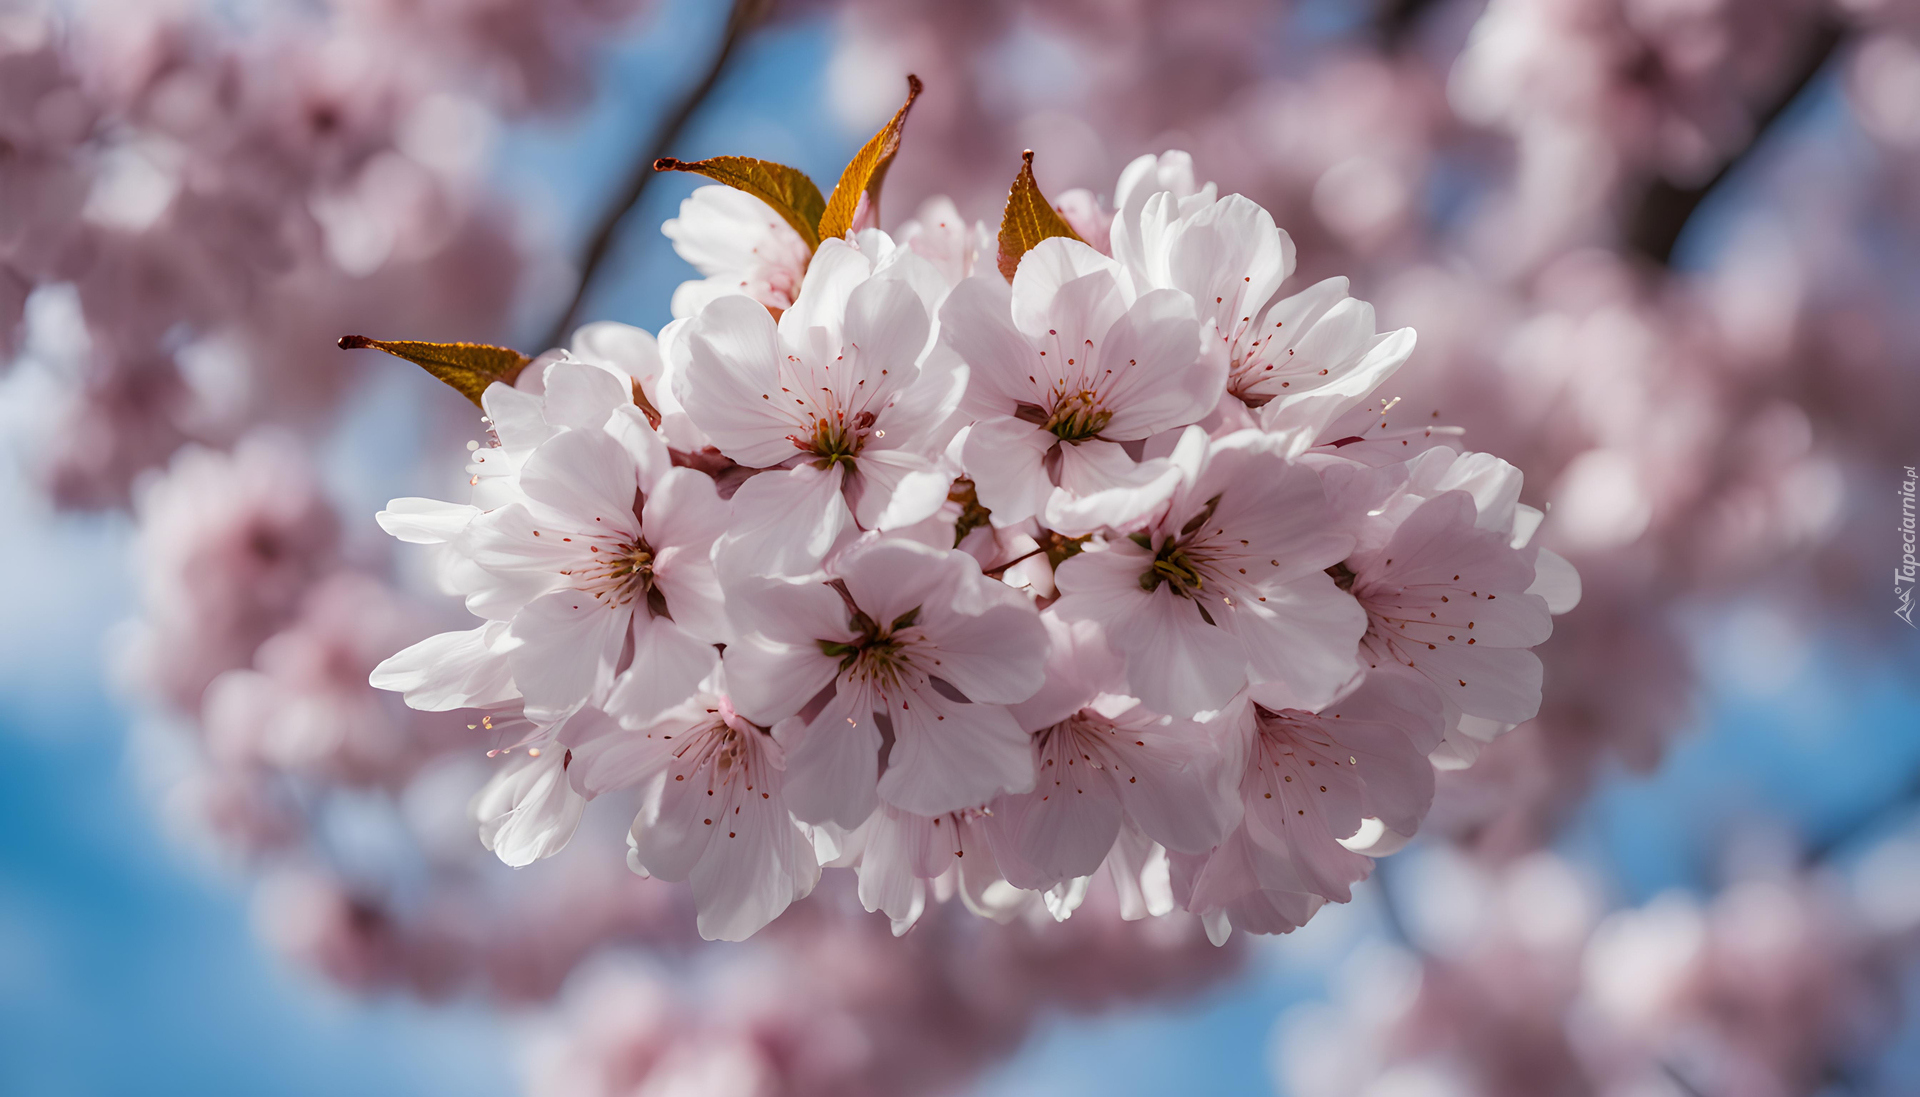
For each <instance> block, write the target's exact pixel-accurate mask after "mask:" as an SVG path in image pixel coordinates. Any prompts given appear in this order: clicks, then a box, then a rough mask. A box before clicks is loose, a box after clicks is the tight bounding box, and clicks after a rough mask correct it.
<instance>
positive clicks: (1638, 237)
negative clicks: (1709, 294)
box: [1626, 17, 1846, 266]
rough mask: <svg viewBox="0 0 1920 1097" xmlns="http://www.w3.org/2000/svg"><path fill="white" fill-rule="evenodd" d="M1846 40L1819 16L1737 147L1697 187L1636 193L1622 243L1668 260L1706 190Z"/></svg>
mask: <svg viewBox="0 0 1920 1097" xmlns="http://www.w3.org/2000/svg"><path fill="white" fill-rule="evenodd" d="M1845 40H1846V32H1845V29H1844V28H1843V27H1842V26H1841V24H1840V23H1839V22H1838V21H1837V20H1835V19H1833V18H1830V17H1822V18H1821V19H1820V21H1819V23H1818V24H1817V25H1816V26H1814V27H1813V28H1812V29H1811V30H1810V32H1809V33H1808V35H1807V44H1806V47H1805V52H1803V53H1802V55H1801V58H1800V67H1799V68H1798V69H1796V70H1794V72H1793V73H1792V74H1791V75H1790V76H1789V77H1788V78H1787V79H1786V80H1785V81H1784V82H1783V83H1782V85H1781V87H1780V90H1779V93H1778V94H1777V95H1776V96H1775V97H1774V99H1773V100H1772V101H1771V102H1769V103H1767V104H1766V105H1765V107H1764V109H1762V110H1761V111H1760V112H1759V114H1758V115H1756V116H1755V118H1754V120H1753V135H1752V137H1751V138H1749V139H1748V141H1747V143H1746V145H1745V146H1744V147H1742V148H1741V149H1740V150H1739V151H1738V152H1736V153H1734V154H1733V155H1732V156H1729V157H1728V158H1727V159H1726V160H1725V161H1724V162H1722V163H1721V165H1720V169H1719V170H1718V171H1716V172H1714V173H1713V177H1712V178H1710V179H1708V180H1706V181H1705V182H1703V183H1700V184H1699V185H1697V186H1691V187H1682V186H1677V185H1675V184H1674V183H1672V182H1670V181H1668V180H1666V179H1656V180H1654V182H1653V185H1652V186H1650V187H1648V188H1647V191H1646V193H1645V194H1643V195H1642V196H1641V198H1640V204H1639V206H1637V207H1636V208H1635V209H1634V211H1633V212H1632V214H1631V215H1629V217H1628V218H1627V223H1626V242H1627V245H1628V246H1629V247H1631V248H1632V249H1633V250H1635V251H1637V252H1639V253H1640V254H1642V255H1644V256H1646V257H1647V258H1649V259H1652V260H1653V261H1654V262H1656V263H1659V264H1661V265H1662V266H1665V265H1667V264H1669V263H1671V262H1672V261H1673V247H1674V244H1675V243H1677V242H1678V241H1679V239H1680V233H1681V232H1682V231H1683V230H1684V229H1685V228H1686V227H1687V222H1688V221H1690V220H1692V219H1693V214H1694V211H1695V210H1696V209H1698V208H1699V206H1700V203H1701V202H1702V201H1704V200H1705V199H1706V197H1707V195H1709V194H1711V193H1713V190H1714V188H1716V187H1718V186H1719V185H1720V184H1721V183H1723V182H1725V181H1726V180H1727V177H1728V176H1730V175H1732V174H1733V173H1734V172H1736V171H1738V170H1739V169H1740V167H1741V166H1742V165H1744V164H1746V163H1747V162H1748V161H1749V160H1751V159H1752V158H1753V155H1754V152H1755V150H1757V149H1758V148H1759V147H1760V145H1761V144H1762V142H1763V141H1765V139H1766V136H1767V133H1768V131H1770V130H1771V129H1773V126H1774V123H1776V122H1778V121H1779V120H1780V116H1781V115H1783V114H1785V113H1786V111H1787V108H1788V107H1790V106H1792V105H1793V102H1794V100H1796V99H1798V98H1800V94H1801V93H1802V92H1804V91H1806V90H1807V87H1808V86H1809V85H1810V84H1812V83H1813V81H1814V78H1815V77H1817V76H1819V75H1820V70H1821V69H1824V68H1826V66H1827V62H1828V61H1830V60H1832V59H1833V56H1834V54H1836V53H1838V52H1839V50H1840V45H1841V43H1843V42H1844V41H1845Z"/></svg>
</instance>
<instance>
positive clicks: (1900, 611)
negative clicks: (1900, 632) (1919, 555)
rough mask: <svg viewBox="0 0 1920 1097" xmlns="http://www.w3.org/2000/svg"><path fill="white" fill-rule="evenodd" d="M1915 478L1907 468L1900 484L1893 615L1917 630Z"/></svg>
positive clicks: (1909, 467)
mask: <svg viewBox="0 0 1920 1097" xmlns="http://www.w3.org/2000/svg"><path fill="white" fill-rule="evenodd" d="M1915 481H1920V476H1915V475H1914V471H1913V466H1912V465H1908V466H1907V467H1906V479H1904V480H1902V481H1901V482H1900V550H1901V555H1900V564H1899V566H1898V567H1896V568H1894V569H1893V597H1894V607H1893V615H1894V616H1895V617H1898V618H1900V619H1901V620H1902V621H1905V622H1906V623H1907V627H1908V628H1915V627H1920V626H1915V625H1914V623H1913V590H1914V578H1915V569H1916V567H1920V565H1917V564H1916V563H1915V562H1914V558H1913V544H1914V525H1913V489H1914V484H1915Z"/></svg>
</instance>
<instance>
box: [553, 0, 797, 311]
mask: <svg viewBox="0 0 1920 1097" xmlns="http://www.w3.org/2000/svg"><path fill="white" fill-rule="evenodd" d="M768 6H769V2H768V0H734V4H733V7H732V9H731V10H730V11H729V12H728V13H727V26H726V31H725V33H724V35H723V36H722V37H721V40H720V48H719V49H718V50H716V51H715V52H714V55H713V60H712V61H710V62H708V64H707V70H706V72H705V73H704V74H703V75H702V76H701V77H700V82H699V83H697V84H695V85H694V86H693V87H692V88H690V89H688V91H687V92H686V94H685V95H683V96H681V98H680V101H679V102H678V103H677V104H675V106H674V109H673V113H671V114H669V115H668V116H667V118H666V121H665V122H664V123H663V124H662V125H661V127H660V129H659V132H657V133H656V134H655V135H654V139H653V143H652V145H651V146H650V147H649V148H647V150H646V152H645V154H644V155H642V156H640V157H638V158H636V159H635V160H634V162H633V166H632V167H631V168H629V169H628V171H627V178H626V182H625V184H623V185H622V186H621V188H620V193H619V195H618V196H617V197H616V198H615V199H614V200H613V201H612V202H610V203H609V204H608V205H607V208H606V210H605V211H604V212H602V213H601V215H600V221H599V223H598V224H596V225H595V226H594V230H593V235H592V236H590V237H588V240H587V248H586V251H585V253H584V254H583V255H582V256H581V260H580V277H579V279H578V280H577V281H576V282H575V283H574V287H573V297H572V299H571V300H569V301H568V302H567V307H566V311H564V312H562V313H561V314H560V319H558V320H557V321H555V322H554V325H553V328H552V329H551V330H550V331H549V332H548V333H547V337H546V339H545V340H544V341H543V342H541V344H540V346H541V347H543V348H544V347H557V346H560V345H561V343H562V341H563V340H565V339H566V337H567V334H568V333H569V332H571V331H572V330H573V325H574V323H575V321H577V320H578V319H579V318H580V306H581V305H582V304H584V303H585V302H586V298H587V292H588V291H589V290H590V289H592V288H593V279H594V276H595V275H596V274H598V273H599V272H600V268H601V266H602V265H603V264H604V263H605V262H606V260H607V256H608V254H609V253H610V252H611V251H612V250H613V241H614V238H615V237H616V236H617V235H618V234H619V231H620V225H621V222H623V221H625V220H626V218H627V215H628V214H629V213H632V212H633V209H634V207H635V206H637V205H639V204H640V198H641V196H642V195H644V194H645V193H646V191H647V184H648V183H649V182H650V181H651V180H652V179H653V177H654V175H655V174H656V173H655V172H654V170H653V162H654V161H655V160H658V159H660V158H661V157H663V156H665V155H667V153H668V152H669V151H671V150H672V149H673V146H674V145H676V144H677V143H678V142H679V140H680V134H681V132H682V131H683V130H685V129H686V128H687V123H689V122H691V121H692V120H693V116H694V115H695V114H697V113H699V111H700V107H701V105H702V104H703V103H705V102H706V99H707V96H708V95H710V94H712V92H713V89H714V88H715V87H716V86H718V85H719V83H720V78H721V77H722V76H723V75H725V74H726V70H727V65H728V64H729V63H730V62H731V61H732V60H733V58H734V55H735V53H737V52H738V49H739V46H740V43H741V41H742V40H743V39H745V38H746V36H747V33H748V32H749V31H751V30H752V29H753V28H754V26H755V25H757V24H758V23H759V22H760V20H761V18H762V17H763V16H764V15H765V14H766V11H767V8H768Z"/></svg>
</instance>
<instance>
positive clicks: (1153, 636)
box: [1053, 427, 1366, 717]
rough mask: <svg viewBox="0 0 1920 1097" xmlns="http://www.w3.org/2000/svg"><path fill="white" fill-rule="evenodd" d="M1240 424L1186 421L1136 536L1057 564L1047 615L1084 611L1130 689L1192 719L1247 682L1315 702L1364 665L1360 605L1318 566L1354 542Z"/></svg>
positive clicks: (1298, 474)
mask: <svg viewBox="0 0 1920 1097" xmlns="http://www.w3.org/2000/svg"><path fill="white" fill-rule="evenodd" d="M1279 445H1280V442H1279V440H1277V439H1275V438H1274V437H1273V436H1270V435H1264V434H1261V433H1260V432H1258V431H1241V432H1238V433H1236V434H1232V435H1229V436H1228V437H1226V438H1223V439H1220V440H1217V441H1215V440H1211V439H1209V438H1208V437H1207V436H1206V432H1205V431H1203V430H1201V429H1200V428H1198V427H1189V428H1188V429H1187V432H1186V434H1185V435H1184V436H1183V437H1182V438H1181V440H1180V442H1179V444H1178V446H1177V447H1176V448H1175V450H1174V452H1173V455H1172V456H1171V457H1170V458H1169V460H1170V461H1171V462H1172V464H1173V465H1174V467H1175V468H1176V469H1178V470H1179V475H1180V483H1179V485H1178V487H1177V488H1176V489H1175V491H1174V493H1173V496H1172V498H1171V500H1169V502H1168V503H1167V504H1165V505H1164V506H1163V507H1162V508H1160V510H1159V511H1158V512H1157V514H1156V516H1155V517H1154V518H1153V520H1152V521H1151V522H1150V523H1148V524H1147V525H1146V526H1145V528H1143V529H1142V530H1140V531H1139V532H1137V533H1133V534H1131V535H1129V536H1125V537H1115V538H1110V539H1108V541H1107V542H1106V544H1105V545H1104V547H1103V548H1101V549H1099V550H1094V551H1087V552H1083V553H1081V554H1080V555H1078V556H1075V557H1073V558H1072V559H1070V560H1068V561H1066V562H1065V563H1063V564H1062V565H1061V566H1060V569H1059V571H1058V572H1057V573H1056V580H1057V581H1058V583H1059V585H1060V590H1061V591H1062V597H1061V599H1060V601H1059V602H1058V603H1056V604H1055V606H1054V607H1053V609H1054V612H1055V613H1058V614H1059V615H1060V616H1061V617H1064V618H1066V619H1068V620H1091V621H1096V622H1099V623H1100V624H1101V625H1102V627H1103V628H1104V629H1105V632H1106V637H1107V642H1108V643H1109V644H1111V645H1112V646H1113V647H1114V648H1115V649H1116V650H1117V651H1119V652H1120V653H1121V654H1122V655H1124V656H1125V658H1126V661H1127V682H1128V685H1129V691H1130V692H1131V693H1132V694H1133V695H1134V696H1136V697H1138V698H1140V699H1141V701H1143V702H1144V703H1145V704H1146V705H1147V706H1148V707H1149V708H1151V709H1153V710H1156V711H1159V712H1163V713H1167V714H1170V715H1174V716H1182V717H1191V716H1193V715H1195V714H1197V713H1201V712H1209V711H1215V710H1218V709H1220V708H1221V707H1222V706H1223V705H1225V704H1226V703H1227V702H1228V701H1229V700H1230V699H1231V698H1232V697H1233V695H1234V694H1235V693H1237V692H1239V690H1240V689H1241V688H1242V687H1243V686H1245V685H1246V684H1247V683H1248V682H1249V681H1252V682H1271V683H1275V684H1276V685H1277V686H1279V687H1283V688H1285V689H1287V690H1288V691H1290V694H1291V696H1292V697H1293V698H1294V699H1295V701H1296V703H1299V704H1302V705H1306V706H1308V707H1312V706H1316V705H1319V704H1324V703H1325V702H1326V701H1328V700H1330V699H1331V698H1332V697H1333V696H1334V695H1335V694H1336V693H1337V692H1338V691H1339V690H1340V688H1341V687H1343V686H1345V685H1346V684H1347V683H1348V682H1349V681H1350V680H1351V679H1352V678H1353V677H1354V676H1355V674H1356V672H1357V671H1358V670H1359V669H1360V667H1359V662H1358V660H1357V658H1356V648H1357V646H1358V643H1359V639H1360V636H1361V635H1362V633H1363V632H1364V631H1365V630H1366V614H1365V612H1364V611H1362V610H1361V608H1360V606H1359V605H1358V604H1357V603H1356V602H1355V601H1354V600H1353V598H1352V597H1351V596H1349V595H1347V594H1346V593H1345V592H1343V591H1341V590H1340V589H1339V588H1338V587H1336V586H1335V585H1334V583H1333V580H1332V578H1330V577H1329V576H1328V575H1327V574H1326V570H1325V569H1326V568H1327V567H1329V566H1330V565H1332V564H1335V563H1338V562H1339V561H1340V560H1341V559H1343V558H1344V557H1345V556H1346V555H1347V553H1348V551H1349V550H1350V549H1351V547H1352V544H1353V539H1352V536H1351V535H1350V534H1345V533H1342V532H1339V531H1338V530H1336V529H1335V528H1333V524H1332V519H1331V512H1330V511H1329V509H1328V507H1327V504H1326V498H1325V495H1324V493H1323V492H1322V490H1321V487H1320V483H1319V478H1318V477H1316V476H1315V475H1314V474H1313V472H1312V470H1311V469H1309V468H1307V467H1306V466H1304V465H1300V464H1297V463H1295V462H1291V461H1289V460H1288V459H1287V458H1286V457H1284V456H1283V455H1282V454H1281V452H1280V451H1279Z"/></svg>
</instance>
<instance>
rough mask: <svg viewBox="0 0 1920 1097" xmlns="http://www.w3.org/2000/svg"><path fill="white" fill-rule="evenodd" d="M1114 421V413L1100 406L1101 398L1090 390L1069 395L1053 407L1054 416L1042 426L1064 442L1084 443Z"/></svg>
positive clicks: (1082, 390) (1061, 398) (1049, 417)
mask: <svg viewBox="0 0 1920 1097" xmlns="http://www.w3.org/2000/svg"><path fill="white" fill-rule="evenodd" d="M1112 421H1113V413H1112V412H1110V411H1108V410H1106V409H1105V408H1103V407H1101V406H1100V397H1099V395H1098V394H1097V393H1094V392H1092V391H1090V390H1088V389H1081V390H1080V391H1078V392H1071V393H1067V394H1066V395H1064V396H1062V397H1060V399H1059V400H1058V401H1057V402H1056V403H1055V404H1054V405H1053V414H1051V415H1049V416H1047V421H1046V422H1045V423H1044V424H1042V425H1043V426H1045V427H1046V428H1047V429H1048V430H1050V431H1052V432H1053V433H1054V436H1055V437H1056V438H1059V439H1060V440H1061V441H1062V442H1084V441H1086V440H1087V439H1089V438H1092V437H1094V436H1095V435H1098V434H1099V433H1100V432H1101V431H1102V430H1104V429H1106V426H1107V424H1108V423H1110V422H1112Z"/></svg>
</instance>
